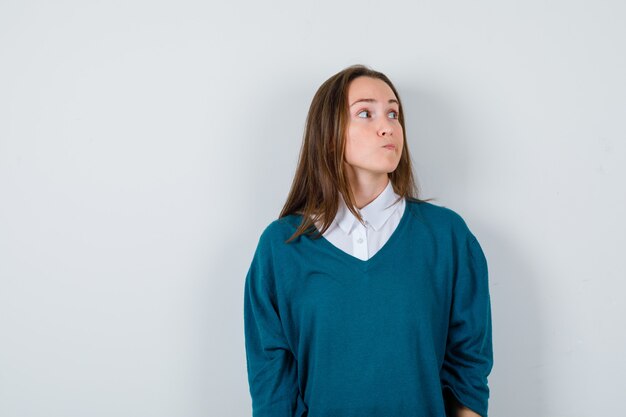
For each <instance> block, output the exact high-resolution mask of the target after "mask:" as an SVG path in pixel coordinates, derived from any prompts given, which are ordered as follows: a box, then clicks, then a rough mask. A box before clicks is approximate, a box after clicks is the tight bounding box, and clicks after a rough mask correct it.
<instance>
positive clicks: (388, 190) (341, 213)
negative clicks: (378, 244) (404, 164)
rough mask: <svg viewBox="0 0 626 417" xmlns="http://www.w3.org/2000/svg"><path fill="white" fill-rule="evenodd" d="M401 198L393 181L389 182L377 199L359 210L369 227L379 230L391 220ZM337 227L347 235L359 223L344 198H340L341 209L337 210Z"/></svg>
mask: <svg viewBox="0 0 626 417" xmlns="http://www.w3.org/2000/svg"><path fill="white" fill-rule="evenodd" d="M399 197H400V196H399V195H398V194H396V193H395V192H394V190H393V185H392V184H391V180H389V181H388V182H387V186H386V187H385V189H384V190H383V191H382V192H381V193H380V194H379V195H378V197H376V198H375V199H374V200H373V201H372V202H370V203H369V204H368V205H366V206H365V207H363V208H362V209H360V210H358V209H357V210H358V211H359V212H360V213H361V216H362V217H363V220H365V221H366V222H367V223H366V224H367V225H368V227H371V228H372V229H374V230H376V231H377V230H379V229H380V228H381V227H383V225H384V224H385V222H386V221H387V220H388V219H389V217H390V216H391V214H392V213H393V212H394V210H395V209H396V208H397V205H396V204H393V203H394V202H395V201H396V199H398V198H399ZM335 221H336V222H337V225H339V227H340V228H341V229H342V230H343V231H344V232H345V233H346V234H350V232H351V231H352V228H353V227H354V225H355V224H356V222H358V220H357V218H356V217H354V214H352V213H351V212H350V210H348V206H347V205H346V203H345V201H344V200H343V197H341V195H340V196H339V209H338V210H337V216H336V217H335Z"/></svg>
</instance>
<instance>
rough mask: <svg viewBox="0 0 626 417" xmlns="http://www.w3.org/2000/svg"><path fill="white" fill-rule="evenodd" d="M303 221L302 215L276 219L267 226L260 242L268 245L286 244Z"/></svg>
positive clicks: (289, 215)
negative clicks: (271, 243)
mask: <svg viewBox="0 0 626 417" xmlns="http://www.w3.org/2000/svg"><path fill="white" fill-rule="evenodd" d="M301 221H302V215H301V214H288V215H286V216H283V217H279V218H277V219H274V220H272V221H271V222H269V223H268V224H267V225H266V226H265V228H264V229H263V231H262V232H261V236H260V237H259V240H261V241H264V242H267V243H269V242H278V241H280V242H284V241H285V240H287V239H289V237H290V236H291V235H292V234H293V232H295V231H296V229H297V228H298V226H299V225H300V222H301Z"/></svg>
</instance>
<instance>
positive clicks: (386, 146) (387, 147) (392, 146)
mask: <svg viewBox="0 0 626 417" xmlns="http://www.w3.org/2000/svg"><path fill="white" fill-rule="evenodd" d="M383 148H386V149H390V150H394V149H396V146H395V145H385V146H383Z"/></svg>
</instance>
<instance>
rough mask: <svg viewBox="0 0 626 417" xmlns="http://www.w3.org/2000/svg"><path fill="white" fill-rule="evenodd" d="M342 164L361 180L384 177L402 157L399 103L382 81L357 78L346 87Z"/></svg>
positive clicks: (402, 140)
mask: <svg viewBox="0 0 626 417" xmlns="http://www.w3.org/2000/svg"><path fill="white" fill-rule="evenodd" d="M348 106H349V111H350V118H349V120H348V127H347V131H346V145H345V146H346V148H345V163H347V164H348V165H349V166H350V167H351V168H352V170H353V171H354V174H355V175H356V176H358V177H361V178H368V177H369V178H370V179H371V178H372V177H377V176H382V175H383V174H384V176H385V177H387V173H389V172H393V171H394V170H395V169H396V167H397V166H398V163H399V162H400V156H401V154H402V146H403V143H404V132H403V131H402V126H401V125H400V122H399V120H398V117H399V106H398V101H397V98H396V96H395V94H394V93H393V91H392V90H391V88H390V87H389V86H388V85H387V83H385V82H384V81H383V80H379V79H378V78H371V77H365V76H362V77H357V78H355V79H354V80H352V82H351V83H350V86H349V88H348Z"/></svg>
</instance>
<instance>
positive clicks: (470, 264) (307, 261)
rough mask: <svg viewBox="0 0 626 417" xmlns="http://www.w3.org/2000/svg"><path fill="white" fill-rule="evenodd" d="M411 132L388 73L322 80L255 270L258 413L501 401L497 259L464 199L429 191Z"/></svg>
mask: <svg viewBox="0 0 626 417" xmlns="http://www.w3.org/2000/svg"><path fill="white" fill-rule="evenodd" d="M404 132H405V126H404V113H403V110H402V104H401V101H400V97H399V95H398V93H397V91H396V89H395V87H394V86H393V84H392V83H391V81H390V80H389V79H388V78H387V77H386V76H385V75H384V74H382V73H380V72H377V71H373V70H371V69H369V68H367V67H364V66H360V65H356V66H351V67H348V68H346V69H344V70H343V71H341V72H339V73H337V74H335V75H334V76H332V77H331V78H329V79H328V80H327V81H326V82H324V84H322V86H321V87H320V88H319V89H318V91H317V93H316V94H315V97H314V98H313V101H312V103H311V107H310V109H309V114H308V117H307V123H306V130H305V135H304V142H303V145H302V148H301V152H300V159H299V163H298V167H297V171H296V175H295V178H294V180H293V184H292V187H291V191H290V192H289V195H288V197H287V201H286V203H285V205H284V208H283V210H282V212H281V213H280V215H279V218H278V219H276V220H274V221H272V222H271V223H270V224H269V225H268V226H267V227H266V228H265V230H264V231H263V233H262V234H261V236H260V238H259V241H258V246H257V248H256V251H255V253H254V257H253V259H252V263H251V265H250V269H249V271H248V274H247V276H246V282H245V290H244V327H245V348H246V360H247V371H248V382H249V387H250V395H251V397H252V408H253V415H254V417H357V416H358V417H443V416H462V417H465V416H467V417H469V416H482V417H486V416H487V402H488V397H489V388H488V385H487V376H488V375H489V374H490V372H491V369H492V365H493V353H492V340H491V308H490V297H489V287H488V278H487V262H486V259H485V256H484V254H483V251H482V249H481V247H480V245H479V243H478V241H477V239H476V237H475V236H474V235H473V234H472V232H471V231H470V229H469V228H468V226H467V225H466V223H465V221H464V220H463V219H462V218H461V216H460V215H459V214H457V213H456V212H454V211H452V210H451V209H448V208H445V207H442V206H437V205H434V204H432V203H429V202H428V201H427V200H421V199H418V198H417V187H416V185H415V182H414V178H413V173H412V167H411V158H410V155H409V149H408V147H407V142H406V137H405V135H404Z"/></svg>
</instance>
